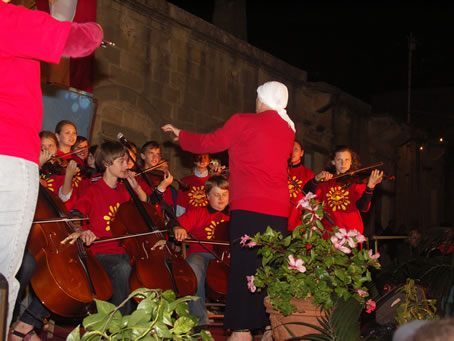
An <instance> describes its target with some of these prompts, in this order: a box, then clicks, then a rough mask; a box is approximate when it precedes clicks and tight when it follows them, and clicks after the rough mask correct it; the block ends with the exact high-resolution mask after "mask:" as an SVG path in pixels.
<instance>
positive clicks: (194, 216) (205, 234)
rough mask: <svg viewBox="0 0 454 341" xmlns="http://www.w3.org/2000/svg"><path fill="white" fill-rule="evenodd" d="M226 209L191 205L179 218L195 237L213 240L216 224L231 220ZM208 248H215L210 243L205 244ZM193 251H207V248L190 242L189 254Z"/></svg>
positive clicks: (182, 224)
mask: <svg viewBox="0 0 454 341" xmlns="http://www.w3.org/2000/svg"><path fill="white" fill-rule="evenodd" d="M229 220H230V218H229V216H228V214H227V212H226V211H215V210H213V209H212V208H211V207H209V206H205V207H190V208H189V209H188V210H187V211H186V212H185V213H184V214H183V215H181V216H180V217H179V218H178V222H179V223H180V224H181V226H182V227H184V228H185V229H186V231H188V232H190V233H191V234H192V237H193V238H194V239H198V240H212V239H214V238H215V232H216V226H218V225H219V224H220V223H222V222H225V221H229ZM203 245H204V246H205V247H206V248H207V249H209V250H211V251H212V250H213V246H212V245H210V244H203ZM193 252H207V250H206V249H205V248H204V247H203V246H200V245H199V244H196V243H191V244H189V250H188V255H190V254H191V253H193Z"/></svg>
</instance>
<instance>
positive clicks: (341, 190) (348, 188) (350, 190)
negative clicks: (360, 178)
mask: <svg viewBox="0 0 454 341" xmlns="http://www.w3.org/2000/svg"><path fill="white" fill-rule="evenodd" d="M331 164H332V166H333V168H334V172H335V173H336V175H341V174H344V173H346V172H348V171H351V170H355V169H358V168H359V160H358V156H357V154H356V153H355V152H353V151H352V150H351V149H350V148H349V147H346V146H340V147H338V148H336V150H335V151H334V153H333V154H332V158H331ZM332 178H333V174H332V173H331V172H328V171H322V172H320V173H319V174H317V175H316V176H315V177H314V178H313V179H312V180H311V181H309V182H308V183H307V184H306V186H304V191H305V192H306V193H307V192H313V193H315V194H316V195H317V199H318V200H321V201H323V202H324V203H325V210H326V212H327V215H328V216H329V218H330V219H323V220H322V223H323V225H324V226H325V228H326V229H327V230H332V226H333V225H336V226H338V227H339V228H344V229H346V230H347V231H349V230H357V231H358V232H360V233H363V230H364V225H363V221H362V219H361V214H360V213H359V212H367V211H369V208H370V201H371V199H372V195H373V193H374V188H375V186H376V185H378V184H379V183H380V182H381V181H382V179H383V172H382V171H379V170H377V169H375V170H373V171H372V172H371V174H370V177H369V180H368V182H367V185H366V184H358V183H348V184H343V183H342V182H340V181H338V180H336V179H332ZM321 181H323V182H321ZM330 220H331V222H330Z"/></svg>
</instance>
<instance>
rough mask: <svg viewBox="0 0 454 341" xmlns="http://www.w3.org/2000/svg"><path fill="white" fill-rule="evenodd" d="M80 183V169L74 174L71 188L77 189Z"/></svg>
mask: <svg viewBox="0 0 454 341" xmlns="http://www.w3.org/2000/svg"><path fill="white" fill-rule="evenodd" d="M81 181H82V177H81V176H80V169H79V168H77V172H76V174H74V176H73V179H72V187H73V188H77V187H79V184H80V182H81Z"/></svg>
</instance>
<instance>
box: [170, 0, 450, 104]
mask: <svg viewBox="0 0 454 341" xmlns="http://www.w3.org/2000/svg"><path fill="white" fill-rule="evenodd" d="M169 2H171V3H173V4H175V5H177V6H178V7H181V8H183V9H185V10H187V11H189V12H191V13H192V14H194V15H197V16H199V17H201V18H202V19H204V20H206V21H208V22H212V15H213V10H214V3H215V0H197V1H196V0H193V1H188V0H169ZM246 5H247V35H248V42H249V43H250V44H252V45H254V46H256V47H258V48H260V49H263V50H265V51H268V52H270V53H271V54H273V55H274V56H276V57H279V58H280V59H283V60H284V61H286V62H288V63H289V64H292V65H295V66H297V67H299V68H301V69H303V70H305V71H307V72H308V80H309V81H313V82H315V81H324V82H327V83H330V84H333V85H335V86H337V87H339V88H341V89H342V90H344V91H346V92H348V93H350V94H352V95H353V96H355V97H358V98H360V99H362V100H364V101H366V102H369V103H370V101H371V99H372V97H373V95H375V94H381V93H386V92H390V91H395V90H397V89H406V88H407V84H408V37H409V35H410V33H412V34H413V35H414V37H415V40H416V49H415V50H414V52H413V68H412V69H413V73H412V75H413V81H412V85H413V87H414V88H434V87H446V86H453V85H454V66H453V62H454V49H453V43H454V39H453V33H454V25H453V22H454V11H453V9H454V5H453V4H452V2H450V1H438V0H436V1H430V2H429V1H401V0H396V1H375V0H363V1H342V0H338V1H327V0H316V1H304V0H299V1H298V0H295V1H291V0H287V1H273V2H270V1H259V0H246Z"/></svg>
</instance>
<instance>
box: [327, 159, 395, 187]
mask: <svg viewBox="0 0 454 341" xmlns="http://www.w3.org/2000/svg"><path fill="white" fill-rule="evenodd" d="M382 165H384V163H383V162H378V163H376V164H374V165H371V166H367V167H364V168H360V169H356V170H350V171H347V172H345V173H342V174H336V175H334V176H333V177H332V178H331V179H329V180H323V179H322V180H321V181H322V182H326V181H333V180H336V182H337V183H338V184H340V185H342V186H349V185H351V184H367V183H368V181H369V177H370V174H371V173H370V170H371V169H374V168H377V167H380V166H382ZM383 179H385V180H389V181H394V180H395V179H396V177H395V176H389V175H386V174H383Z"/></svg>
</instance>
